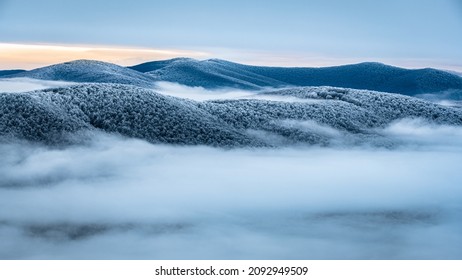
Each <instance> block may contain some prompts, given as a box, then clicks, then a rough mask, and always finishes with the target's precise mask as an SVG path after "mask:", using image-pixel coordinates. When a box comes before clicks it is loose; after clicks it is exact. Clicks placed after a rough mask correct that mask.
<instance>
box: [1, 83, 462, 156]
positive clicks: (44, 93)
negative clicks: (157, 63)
mask: <svg viewBox="0 0 462 280" xmlns="http://www.w3.org/2000/svg"><path fill="white" fill-rule="evenodd" d="M261 95H266V96H292V97H297V98H299V99H300V100H302V101H307V102H294V101H290V102H283V101H271V100H262V99H259V98H252V97H248V98H246V99H238V100H216V101H205V102H196V101H191V100H186V99H180V98H175V97H169V96H164V95H162V94H158V93H156V92H155V91H153V90H148V89H142V88H139V87H134V86H128V85H117V84H82V85H76V86H71V87H67V88H60V89H46V90H41V91H35V92H28V93H0V134H1V135H2V136H3V138H6V139H8V138H14V139H16V138H21V139H26V140H31V141H40V142H45V143H62V142H65V141H67V140H68V139H72V137H73V135H75V134H76V133H77V134H78V133H79V132H81V131H87V130H90V131H105V132H111V133H118V134H121V135H124V136H127V137H135V138H140V139H145V140H148V141H150V142H155V143H173V144H187V145H213V146H226V147H229V146H262V145H263V146H281V145H282V146H284V145H289V144H297V143H299V144H302V143H305V144H316V145H330V144H332V143H334V142H338V141H342V142H348V144H364V143H368V144H372V145H386V146H389V145H393V141H392V140H390V139H388V138H387V137H386V136H385V135H382V133H381V132H380V131H381V130H382V129H384V128H385V127H386V126H387V125H389V124H391V123H392V122H394V121H396V120H399V119H403V118H419V119H424V120H427V121H429V122H432V123H435V124H446V125H456V126H460V125H462V111H460V110H458V109H454V108H450V107H445V106H440V105H437V104H434V103H430V102H427V101H424V100H420V99H417V98H413V97H407V96H403V95H399V94H388V93H380V92H371V91H365V90H352V89H342V88H332V87H305V88H290V89H284V90H277V91H269V92H265V93H262V94H261ZM257 97H258V96H257Z"/></svg>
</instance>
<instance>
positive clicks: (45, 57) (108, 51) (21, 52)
mask: <svg viewBox="0 0 462 280" xmlns="http://www.w3.org/2000/svg"><path fill="white" fill-rule="evenodd" d="M207 56H208V53H205V52H198V51H189V50H175V49H172V50H166V49H147V48H130V47H112V46H111V47H108V46H71V45H39V44H10V43H0V69H1V70H3V69H26V70H30V69H34V68H37V67H43V66H47V65H51V64H56V63H62V62H67V61H72V60H77V59H92V60H101V61H105V62H111V63H116V64H119V65H123V66H131V65H135V64H138V63H143V62H146V61H152V60H163V59H170V58H174V57H192V58H198V59H200V58H204V57H207Z"/></svg>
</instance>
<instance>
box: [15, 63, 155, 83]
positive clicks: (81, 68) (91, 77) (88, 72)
mask: <svg viewBox="0 0 462 280" xmlns="http://www.w3.org/2000/svg"><path fill="white" fill-rule="evenodd" d="M7 77H9V78H17V77H26V78H32V79H41V80H52V81H69V82H83V83H118V84H129V85H136V86H140V87H153V85H154V82H155V81H154V80H153V79H152V78H151V77H150V76H148V75H144V74H143V73H140V72H138V71H135V70H132V69H128V68H126V67H122V66H119V65H116V64H112V63H106V62H101V61H94V60H75V61H70V62H66V63H61V64H55V65H51V66H47V67H43V68H38V69H34V70H31V71H25V72H21V73H17V74H14V75H9V76H7Z"/></svg>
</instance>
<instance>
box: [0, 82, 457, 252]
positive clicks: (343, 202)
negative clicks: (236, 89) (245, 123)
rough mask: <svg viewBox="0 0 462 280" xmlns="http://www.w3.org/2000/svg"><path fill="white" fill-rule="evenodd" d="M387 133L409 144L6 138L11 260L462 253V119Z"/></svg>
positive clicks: (2, 156)
mask: <svg viewBox="0 0 462 280" xmlns="http://www.w3.org/2000/svg"><path fill="white" fill-rule="evenodd" d="M28 82H30V81H28ZM191 93H194V94H196V93H195V92H191ZM207 94H211V93H210V92H209V93H207ZM331 132H332V131H331ZM332 133H334V132H332ZM381 133H383V134H385V135H388V137H390V139H393V140H394V141H395V142H396V143H400V144H399V145H396V146H395V147H393V148H373V147H371V146H368V145H364V146H355V147H347V146H342V145H340V144H339V145H338V146H332V147H329V148H325V147H324V148H321V147H315V146H306V147H300V146H298V147H286V148H277V149H275V148H274V149H270V148H258V149H245V148H241V149H219V148H210V147H200V146H199V147H198V146H194V147H192V146H189V147H185V146H171V145H157V144H151V143H148V142H145V141H141V140H136V139H128V138H123V137H120V136H117V135H109V134H104V133H100V134H92V135H89V136H88V137H87V138H86V140H85V141H84V142H82V144H79V145H69V146H62V147H49V146H42V145H39V144H33V143H26V142H20V141H17V142H11V141H9V142H1V143H0V259H461V258H462V219H461V217H462V187H461V182H462V172H460V167H461V166H462V128H460V127H452V126H442V125H434V124H430V123H427V122H425V121H423V120H411V119H407V120H400V121H398V122H395V123H393V124H391V125H390V126H389V127H387V128H385V129H384V130H383V131H382V132H381ZM334 134H335V133H334ZM339 137H341V134H340V133H339Z"/></svg>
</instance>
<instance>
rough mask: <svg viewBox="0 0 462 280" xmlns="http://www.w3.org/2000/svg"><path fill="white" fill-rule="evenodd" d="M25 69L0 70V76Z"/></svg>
mask: <svg viewBox="0 0 462 280" xmlns="http://www.w3.org/2000/svg"><path fill="white" fill-rule="evenodd" d="M25 71H26V70H20V69H15V70H0V77H2V76H8V75H14V74H18V73H21V72H25Z"/></svg>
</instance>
